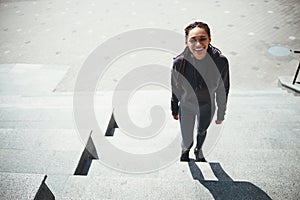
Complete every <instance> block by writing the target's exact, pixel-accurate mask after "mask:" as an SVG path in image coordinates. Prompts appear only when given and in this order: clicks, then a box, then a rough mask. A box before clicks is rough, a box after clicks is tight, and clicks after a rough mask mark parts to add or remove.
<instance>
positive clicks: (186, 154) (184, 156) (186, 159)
mask: <svg viewBox="0 0 300 200" xmlns="http://www.w3.org/2000/svg"><path fill="white" fill-rule="evenodd" d="M180 161H181V162H190V158H189V151H185V152H183V153H182V154H181V156H180Z"/></svg>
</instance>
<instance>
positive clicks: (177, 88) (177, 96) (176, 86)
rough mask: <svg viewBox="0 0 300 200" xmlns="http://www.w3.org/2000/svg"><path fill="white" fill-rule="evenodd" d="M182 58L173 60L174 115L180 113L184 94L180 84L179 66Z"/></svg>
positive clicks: (172, 108)
mask: <svg viewBox="0 0 300 200" xmlns="http://www.w3.org/2000/svg"><path fill="white" fill-rule="evenodd" d="M180 63H181V62H180V60H177V59H175V60H174V62H173V68H172V71H171V88H172V98H171V110H172V115H178V110H179V106H178V103H179V101H180V97H181V94H182V89H181V87H180V86H179V84H178V78H179V67H180Z"/></svg>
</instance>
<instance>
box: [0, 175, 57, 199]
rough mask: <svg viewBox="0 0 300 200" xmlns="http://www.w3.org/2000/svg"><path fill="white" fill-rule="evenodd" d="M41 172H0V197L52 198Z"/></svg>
mask: <svg viewBox="0 0 300 200" xmlns="http://www.w3.org/2000/svg"><path fill="white" fill-rule="evenodd" d="M45 181H46V177H45V175H43V174H25V173H22V174H20V173H2V172H0V188H1V192H0V199H3V200H4V199H7V200H9V199H19V200H28V199H32V200H33V199H49V200H52V199H53V200H54V195H53V193H52V191H51V190H50V189H49V188H48V186H47V184H46V182H45Z"/></svg>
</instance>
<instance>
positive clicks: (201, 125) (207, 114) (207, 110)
mask: <svg viewBox="0 0 300 200" xmlns="http://www.w3.org/2000/svg"><path fill="white" fill-rule="evenodd" d="M212 110H213V109H212V108H211V106H210V105H209V104H204V105H200V113H199V115H197V122H198V127H197V144H196V148H195V150H194V153H195V156H196V160H197V161H204V162H205V161H206V160H205V158H204V155H203V152H202V146H203V143H204V141H205V138H206V135H207V129H208V127H209V125H210V123H211V120H212V117H213V114H214V111H213V112H212Z"/></svg>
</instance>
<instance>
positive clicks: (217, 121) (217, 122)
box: [215, 120, 223, 124]
mask: <svg viewBox="0 0 300 200" xmlns="http://www.w3.org/2000/svg"><path fill="white" fill-rule="evenodd" d="M215 122H216V124H222V122H223V120H216V121H215Z"/></svg>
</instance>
